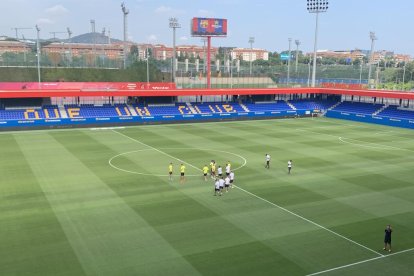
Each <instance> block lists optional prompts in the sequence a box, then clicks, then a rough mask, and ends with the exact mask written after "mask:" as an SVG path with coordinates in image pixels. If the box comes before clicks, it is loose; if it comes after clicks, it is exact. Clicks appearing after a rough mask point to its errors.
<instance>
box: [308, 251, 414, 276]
mask: <svg viewBox="0 0 414 276" xmlns="http://www.w3.org/2000/svg"><path fill="white" fill-rule="evenodd" d="M413 250H414V248H410V249H406V250H403V251H399V252H395V253H391V254H388V255H382V256H378V257H375V258H371V259H366V260H363V261H359V262H355V263H351V264H347V265H341V266H337V267H334V268H331V269H327V270H322V271H319V272H315V273H311V274H307V275H306V276H313V275H319V274H323V273H327V272H331V271H335V270H339V269H342V268H347V267H351V266H355V265H359V264H363V263H368V262H372V261H375V260H378V259H383V258H388V257H391V256H394V255H398V254H402V253H406V252H409V251H413Z"/></svg>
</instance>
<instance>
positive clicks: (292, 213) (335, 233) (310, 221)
mask: <svg viewBox="0 0 414 276" xmlns="http://www.w3.org/2000/svg"><path fill="white" fill-rule="evenodd" d="M112 131H113V132H115V133H118V134H119V135H122V136H124V137H126V138H128V139H130V140H132V141H135V142H137V143H139V144H141V145H144V146H147V147H149V148H151V149H153V150H155V151H157V152H159V153H161V154H164V155H166V156H168V157H170V158H173V159H175V160H178V161H180V162H182V163H184V164H187V165H188V166H190V167H193V168H195V169H197V170H200V169H199V168H197V167H196V166H194V165H192V164H190V163H187V162H185V161H183V160H181V159H179V158H176V157H174V156H172V155H170V154H168V153H166V152H164V151H162V150H159V149H157V148H155V147H153V146H150V145H148V144H146V143H144V142H141V141H139V140H137V139H135V138H132V137H130V136H128V135H125V134H123V133H121V132H118V131H116V130H112ZM200 171H201V170H200ZM234 187H236V188H237V189H239V190H241V191H243V192H245V193H247V194H249V195H251V196H254V197H256V198H258V199H260V200H262V201H264V202H267V203H269V204H271V205H273V206H275V207H277V208H279V209H281V210H283V211H285V212H287V213H289V214H291V215H294V216H296V217H298V218H300V219H302V220H304V221H306V222H309V223H311V224H313V225H315V226H317V227H319V228H321V229H324V230H326V231H328V232H330V233H332V234H334V235H336V236H338V237H340V238H343V239H345V240H347V241H349V242H351V243H353V244H355V245H358V246H360V247H362V248H365V249H366V250H369V251H371V252H373V253H375V254H376V255H379V256H384V255H383V254H381V253H378V252H377V251H375V250H373V249H371V248H369V247H366V246H365V245H362V244H360V243H358V242H356V241H354V240H351V239H349V238H347V237H345V236H343V235H341V234H339V233H337V232H335V231H332V230H330V229H328V228H326V227H324V226H322V225H320V224H318V223H316V222H314V221H312V220H309V219H307V218H305V217H302V216H301V215H298V214H296V213H294V212H292V211H290V210H288V209H286V208H284V207H282V206H279V205H277V204H275V203H273V202H271V201H269V200H267V199H264V198H262V197H260V196H258V195H256V194H253V193H251V192H249V191H247V190H245V189H243V188H241V187H238V186H236V185H234Z"/></svg>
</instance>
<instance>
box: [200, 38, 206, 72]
mask: <svg viewBox="0 0 414 276" xmlns="http://www.w3.org/2000/svg"><path fill="white" fill-rule="evenodd" d="M201 41H202V42H203V73H205V72H206V42H207V38H205V37H203V38H202V39H201Z"/></svg>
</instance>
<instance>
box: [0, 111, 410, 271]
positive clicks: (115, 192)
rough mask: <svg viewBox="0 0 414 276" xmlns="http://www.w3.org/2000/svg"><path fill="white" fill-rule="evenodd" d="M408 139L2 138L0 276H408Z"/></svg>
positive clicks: (308, 124)
mask: <svg viewBox="0 0 414 276" xmlns="http://www.w3.org/2000/svg"><path fill="white" fill-rule="evenodd" d="M413 141H414V131H413V130H408V129H399V128H391V127H384V126H378V125H371V124H362V123H356V122H351V121H341V120H334V119H328V118H316V119H280V120H263V121H236V122H216V123H194V124H174V125H153V126H151V125H150V126H135V127H119V128H101V129H99V128H97V129H90V128H85V129H71V130H45V131H21V132H2V133H0V180H1V181H0V210H1V212H0V248H1V249H0V274H1V275H389V274H391V273H392V275H413V273H414V169H413V168H414V142H413ZM266 153H269V154H270V155H271V158H272V159H271V162H270V169H265V167H264V165H265V154H266ZM212 159H214V160H216V163H217V164H218V165H221V166H222V167H224V166H225V164H226V162H227V161H230V162H231V164H232V169H234V171H235V182H234V184H235V187H234V188H233V189H230V191H229V192H227V193H226V192H224V193H223V196H214V186H213V181H212V180H211V179H209V180H208V181H207V182H206V181H204V178H203V177H202V172H201V168H202V167H203V166H204V165H205V164H206V165H209V163H210V160H212ZM290 159H291V160H292V161H293V169H292V173H291V174H290V175H288V173H287V161H288V160H290ZM170 162H172V163H173V165H174V173H173V181H169V179H168V164H169V163H170ZM181 163H183V164H185V166H186V171H185V174H186V181H185V183H183V184H182V183H180V181H179V178H180V176H179V175H180V172H179V166H180V164H181ZM387 224H391V225H392V228H393V235H392V252H386V251H383V240H384V229H385V226H386V225H387Z"/></svg>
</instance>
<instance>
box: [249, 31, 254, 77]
mask: <svg viewBox="0 0 414 276" xmlns="http://www.w3.org/2000/svg"><path fill="white" fill-rule="evenodd" d="M249 43H250V58H249V59H250V76H251V75H252V63H253V43H254V37H249Z"/></svg>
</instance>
